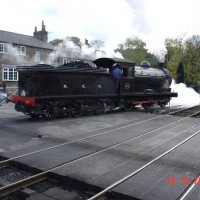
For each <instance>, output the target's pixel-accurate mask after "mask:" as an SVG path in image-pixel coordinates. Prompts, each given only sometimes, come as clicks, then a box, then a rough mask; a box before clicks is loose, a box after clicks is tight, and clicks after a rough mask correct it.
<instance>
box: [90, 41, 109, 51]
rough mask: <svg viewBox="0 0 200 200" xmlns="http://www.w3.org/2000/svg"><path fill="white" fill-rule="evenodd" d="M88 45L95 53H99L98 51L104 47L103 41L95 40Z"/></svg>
mask: <svg viewBox="0 0 200 200" xmlns="http://www.w3.org/2000/svg"><path fill="white" fill-rule="evenodd" d="M90 45H91V46H92V47H93V48H94V49H95V53H96V52H97V51H101V50H100V49H101V48H102V47H104V46H105V44H104V41H103V40H97V39H96V40H92V41H91V43H90ZM101 52H102V51H101Z"/></svg>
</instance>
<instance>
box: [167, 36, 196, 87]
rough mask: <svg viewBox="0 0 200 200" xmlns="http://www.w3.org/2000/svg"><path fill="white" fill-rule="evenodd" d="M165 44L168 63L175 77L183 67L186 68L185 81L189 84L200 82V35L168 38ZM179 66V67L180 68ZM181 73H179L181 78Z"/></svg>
mask: <svg viewBox="0 0 200 200" xmlns="http://www.w3.org/2000/svg"><path fill="white" fill-rule="evenodd" d="M165 46H166V49H167V55H166V58H167V59H166V65H167V67H168V68H169V70H170V71H171V73H172V75H173V77H176V74H177V73H183V72H180V71H181V70H182V69H181V68H182V67H180V66H179V63H181V62H182V64H183V66H184V67H183V68H184V82H185V83H186V84H187V85H190V84H200V35H193V36H192V37H189V38H186V39H183V38H175V39H166V40H165ZM178 68H179V69H178ZM179 76H180V75H179V74H177V78H178V80H179V78H180V77H179Z"/></svg>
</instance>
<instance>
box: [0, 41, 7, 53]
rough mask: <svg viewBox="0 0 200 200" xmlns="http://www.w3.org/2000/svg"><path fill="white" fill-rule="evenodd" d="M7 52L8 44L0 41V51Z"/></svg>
mask: <svg viewBox="0 0 200 200" xmlns="http://www.w3.org/2000/svg"><path fill="white" fill-rule="evenodd" d="M7 52H8V44H6V43H0V53H7Z"/></svg>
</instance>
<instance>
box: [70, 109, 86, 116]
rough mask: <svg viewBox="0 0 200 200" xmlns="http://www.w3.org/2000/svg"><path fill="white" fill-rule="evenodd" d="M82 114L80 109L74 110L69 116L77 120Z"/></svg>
mask: <svg viewBox="0 0 200 200" xmlns="http://www.w3.org/2000/svg"><path fill="white" fill-rule="evenodd" d="M82 114H83V111H82V110H81V109H74V110H73V111H72V112H71V115H72V117H74V118H77V117H80V116H82Z"/></svg>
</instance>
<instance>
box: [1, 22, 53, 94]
mask: <svg viewBox="0 0 200 200" xmlns="http://www.w3.org/2000/svg"><path fill="white" fill-rule="evenodd" d="M47 41H48V32H47V31H46V30H45V25H44V22H43V21H42V30H41V31H37V27H35V31H34V33H33V36H28V35H23V34H18V33H13V32H8V31H1V30H0V90H1V89H2V86H3V84H5V83H6V85H7V93H12V92H14V90H16V88H17V82H18V73H17V69H16V67H17V66H23V65H34V64H39V63H47V64H49V56H50V54H51V53H52V52H53V49H54V47H53V46H52V45H51V44H50V43H48V42H47Z"/></svg>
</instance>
